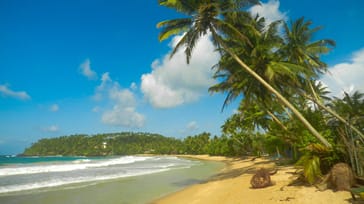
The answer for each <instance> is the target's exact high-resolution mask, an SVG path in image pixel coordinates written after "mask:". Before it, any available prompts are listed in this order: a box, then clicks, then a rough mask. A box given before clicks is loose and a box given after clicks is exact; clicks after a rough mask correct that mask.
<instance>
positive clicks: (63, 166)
mask: <svg viewBox="0 0 364 204" xmlns="http://www.w3.org/2000/svg"><path fill="white" fill-rule="evenodd" d="M148 158H151V157H135V156H125V157H119V158H112V159H107V160H92V161H91V160H89V159H82V160H76V161H74V162H68V163H57V164H45V165H37V166H34V165H19V166H12V167H6V168H0V176H11V175H20V174H37V173H47V172H65V171H75V170H81V169H88V168H98V167H106V166H113V165H119V164H130V163H134V162H140V161H144V160H147V159H148Z"/></svg>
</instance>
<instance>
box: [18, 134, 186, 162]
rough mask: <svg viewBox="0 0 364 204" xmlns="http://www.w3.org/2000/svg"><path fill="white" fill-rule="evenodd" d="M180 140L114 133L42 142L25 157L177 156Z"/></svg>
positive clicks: (60, 138) (27, 152)
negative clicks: (150, 154) (142, 154)
mask: <svg viewBox="0 0 364 204" xmlns="http://www.w3.org/2000/svg"><path fill="white" fill-rule="evenodd" d="M181 145H182V142H181V141H180V140H177V139H175V138H170V137H164V136H162V135H159V134H151V133H132V132H122V133H110V134H97V135H93V136H88V135H71V136H62V137H57V138H47V139H41V140H39V141H38V142H36V143H34V144H32V145H31V147H29V148H27V149H26V150H25V151H24V153H23V154H24V155H47V156H48V155H80V156H100V155H128V154H140V153H156V154H174V153H178V151H179V150H180V148H181Z"/></svg>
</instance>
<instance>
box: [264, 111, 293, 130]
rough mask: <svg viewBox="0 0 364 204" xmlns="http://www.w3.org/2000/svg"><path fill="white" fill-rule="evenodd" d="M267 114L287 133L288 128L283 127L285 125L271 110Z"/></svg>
mask: <svg viewBox="0 0 364 204" xmlns="http://www.w3.org/2000/svg"><path fill="white" fill-rule="evenodd" d="M267 113H268V115H269V116H270V117H272V120H273V121H275V122H276V123H278V125H279V126H281V127H282V128H283V129H284V130H285V131H287V130H288V129H287V127H286V126H284V125H283V123H282V122H281V121H280V120H279V119H278V118H277V117H276V116H275V115H274V114H273V113H272V112H270V111H269V110H267Z"/></svg>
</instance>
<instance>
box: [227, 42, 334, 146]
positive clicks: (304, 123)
mask: <svg viewBox="0 0 364 204" xmlns="http://www.w3.org/2000/svg"><path fill="white" fill-rule="evenodd" d="M221 46H222V47H223V48H224V50H225V51H226V52H228V53H229V54H230V55H231V57H233V58H234V59H235V61H236V62H237V63H239V64H240V66H242V67H243V68H244V69H245V71H247V72H248V73H249V74H251V75H252V76H253V77H254V78H255V79H257V80H258V81H259V82H260V83H262V84H263V86H265V87H266V88H267V89H268V90H269V91H270V92H272V93H273V94H275V95H276V96H277V98H278V100H280V101H281V102H282V103H283V104H284V105H285V106H287V107H288V108H289V109H290V110H291V111H292V112H293V114H295V115H296V117H297V118H298V119H299V120H300V121H301V122H302V124H303V125H304V126H306V128H307V129H308V130H309V131H310V132H311V133H312V134H313V135H314V136H315V137H316V138H317V139H318V140H319V141H320V142H321V143H322V144H324V145H325V146H326V147H329V148H331V144H330V143H329V142H328V141H327V140H326V139H325V138H324V137H323V136H322V135H321V134H320V133H319V132H317V130H316V129H315V128H314V127H312V125H311V124H310V123H309V122H308V121H307V120H306V118H305V117H304V116H303V115H302V114H301V113H300V112H299V111H298V110H297V109H296V108H295V107H294V106H293V105H292V104H291V103H290V102H289V101H288V100H287V99H286V98H285V97H284V96H282V95H281V94H280V93H279V92H278V91H277V90H275V89H274V88H273V87H272V86H271V85H270V84H268V83H267V82H266V81H265V80H264V79H263V78H262V77H261V76H259V75H258V74H257V73H256V72H254V71H253V70H252V69H251V68H250V67H249V66H248V65H246V64H245V63H244V62H243V61H242V60H241V59H240V58H239V57H238V56H237V55H236V54H235V53H233V52H232V51H231V50H230V49H229V48H228V47H227V46H226V45H225V43H221Z"/></svg>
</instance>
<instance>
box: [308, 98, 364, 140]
mask: <svg viewBox="0 0 364 204" xmlns="http://www.w3.org/2000/svg"><path fill="white" fill-rule="evenodd" d="M305 97H306V98H307V99H309V100H311V101H313V102H314V103H315V104H316V105H318V106H319V107H320V108H322V109H324V110H325V111H327V112H328V113H330V114H331V115H333V116H334V117H335V118H337V119H338V120H340V121H341V122H342V123H344V124H345V125H347V126H348V127H350V129H352V130H353V131H354V132H355V133H356V134H358V135H359V136H360V137H359V138H360V141H361V142H362V143H363V144H364V134H363V133H361V132H360V130H358V129H357V128H356V127H354V126H353V125H352V124H350V123H349V122H348V121H346V120H345V119H344V118H343V117H341V116H340V115H339V114H337V113H336V112H335V111H333V110H332V109H330V108H329V107H326V106H325V105H323V104H322V103H321V102H320V101H319V100H316V99H315V98H313V97H310V96H308V95H305Z"/></svg>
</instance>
